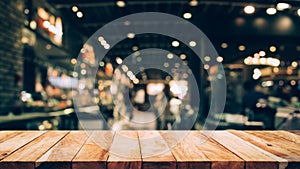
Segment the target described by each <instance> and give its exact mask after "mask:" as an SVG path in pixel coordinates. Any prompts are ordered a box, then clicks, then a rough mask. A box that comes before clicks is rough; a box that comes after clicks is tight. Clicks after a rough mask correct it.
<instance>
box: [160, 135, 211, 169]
mask: <svg viewBox="0 0 300 169" xmlns="http://www.w3.org/2000/svg"><path fill="white" fill-rule="evenodd" d="M160 134H161V136H162V137H163V138H164V140H165V141H166V142H167V144H168V146H169V148H170V149H171V152H172V154H173V156H174V157H175V159H176V161H177V168H181V169H188V168H202V169H210V165H211V164H210V160H209V159H208V158H207V157H206V156H205V154H204V153H203V152H202V151H200V150H199V149H198V146H197V144H198V143H199V139H197V138H196V139H195V137H193V136H192V134H191V132H190V131H169V132H166V131H161V132H160ZM193 134H194V133H193Z"/></svg>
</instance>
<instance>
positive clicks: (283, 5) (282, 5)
mask: <svg viewBox="0 0 300 169" xmlns="http://www.w3.org/2000/svg"><path fill="white" fill-rule="evenodd" d="M290 7H291V5H290V4H288V3H284V2H282V3H278V4H277V6H276V8H277V10H279V11H283V10H285V9H288V8H290Z"/></svg>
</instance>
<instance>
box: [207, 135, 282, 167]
mask: <svg viewBox="0 0 300 169" xmlns="http://www.w3.org/2000/svg"><path fill="white" fill-rule="evenodd" d="M204 134H205V135H207V132H205V133H204ZM211 138H213V139H214V140H215V141H217V142H218V143H219V144H221V145H222V146H224V147H225V148H227V149H228V150H230V151H231V152H233V153H234V154H236V155H237V156H239V157H240V158H242V159H243V160H244V161H245V163H246V164H245V168H247V169H256V168H257V169H259V168H264V169H277V168H278V167H279V162H278V161H277V159H274V158H272V157H270V156H268V155H267V154H266V153H265V151H264V150H262V149H260V148H259V147H256V146H254V145H252V144H250V143H248V142H246V141H244V140H243V139H241V138H239V137H237V136H235V135H233V134H231V133H229V132H227V131H214V133H213V134H212V135H211Z"/></svg>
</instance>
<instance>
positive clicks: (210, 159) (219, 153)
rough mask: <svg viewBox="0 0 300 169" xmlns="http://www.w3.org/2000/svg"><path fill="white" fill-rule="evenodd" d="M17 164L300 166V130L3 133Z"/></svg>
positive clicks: (9, 166)
mask: <svg viewBox="0 0 300 169" xmlns="http://www.w3.org/2000/svg"><path fill="white" fill-rule="evenodd" d="M184 135H186V136H185V137H184V139H182V138H183V136H184ZM108 150H109V151H108ZM15 168H16V169H27V168H29V169H33V168H38V169H41V168H51V169H60V168H63V169H81V168H84V169H85V168H87V169H94V168H99V169H111V168H116V169H123V168H133V169H142V168H143V169H157V168H163V169H169V168H170V169H171V168H173V169H176V168H178V169H179V168H183V169H186V168H192V169H210V168H213V169H252V168H253V169H284V168H289V169H292V168H293V169H300V131H235V130H228V131H215V132H213V131H117V132H112V131H89V132H88V133H87V132H85V131H0V169H15Z"/></svg>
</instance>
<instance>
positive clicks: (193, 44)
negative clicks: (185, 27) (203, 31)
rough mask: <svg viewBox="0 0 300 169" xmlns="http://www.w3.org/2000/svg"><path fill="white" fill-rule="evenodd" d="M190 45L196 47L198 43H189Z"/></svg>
mask: <svg viewBox="0 0 300 169" xmlns="http://www.w3.org/2000/svg"><path fill="white" fill-rule="evenodd" d="M189 45H190V46H191V47H195V46H196V45H197V43H196V42H195V41H190V42H189Z"/></svg>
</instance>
